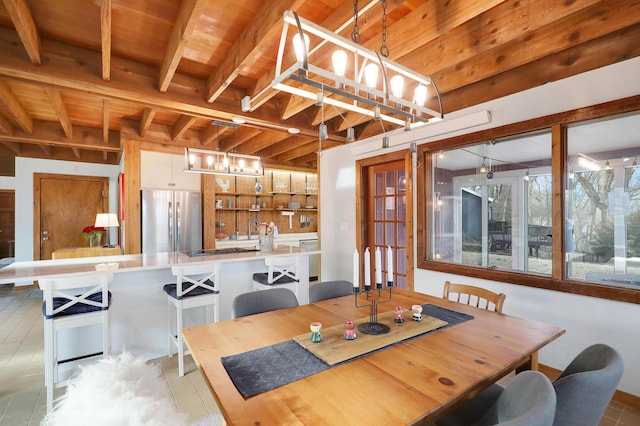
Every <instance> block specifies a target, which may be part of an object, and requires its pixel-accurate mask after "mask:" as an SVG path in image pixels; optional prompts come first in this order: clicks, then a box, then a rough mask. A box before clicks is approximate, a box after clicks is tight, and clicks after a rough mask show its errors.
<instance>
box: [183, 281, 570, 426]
mask: <svg viewBox="0 0 640 426" xmlns="http://www.w3.org/2000/svg"><path fill="white" fill-rule="evenodd" d="M359 297H361V298H363V297H365V296H364V295H362V294H361V295H360V296H359ZM361 303H364V299H361ZM414 304H431V305H435V306H440V307H443V308H446V309H449V310H452V311H456V312H460V313H466V314H470V315H472V316H473V319H470V320H468V321H465V322H463V323H460V324H457V325H453V326H450V327H445V328H442V329H439V330H436V331H434V332H431V333H428V334H424V335H420V336H418V337H415V338H413V339H410V340H406V341H402V342H399V343H396V344H394V345H391V346H388V347H386V348H384V349H381V350H378V351H375V352H373V353H370V354H368V355H365V356H362V357H359V358H356V359H353V360H351V361H347V362H344V363H341V364H338V365H336V366H334V367H331V368H328V369H327V370H325V371H322V372H320V373H317V374H313V375H311V376H308V377H306V378H303V379H300V380H297V381H294V382H291V383H289V384H286V385H284V386H280V387H278V388H275V389H272V390H268V391H266V392H263V393H260V394H258V395H255V396H251V397H249V398H244V397H243V396H242V395H241V394H240V393H239V391H238V390H237V389H236V387H235V385H234V383H233V382H232V380H231V378H230V377H229V375H228V374H227V371H226V370H225V368H224V366H223V364H222V361H221V358H222V357H226V356H230V355H234V354H240V353H243V352H246V351H250V350H254V349H258V348H262V347H267V346H269V345H273V344H276V343H280V342H284V341H288V340H291V339H292V338H294V337H296V336H299V335H300V334H302V333H305V332H309V334H311V333H310V331H309V324H310V323H311V322H315V321H317V322H321V323H322V324H323V326H324V327H327V326H332V325H340V324H344V322H345V320H347V319H351V320H359V321H356V322H363V321H364V322H368V321H369V309H368V308H366V307H365V308H357V307H356V306H355V301H354V296H344V297H340V298H335V299H328V300H324V301H321V302H317V303H312V304H308V305H302V306H299V307H296V308H290V309H281V310H277V311H272V312H266V313H262V314H257V315H251V316H247V317H243V318H238V319H235V320H229V321H223V322H219V323H214V324H207V325H202V326H198V327H194V328H189V329H185V330H183V335H184V338H185V342H186V344H187V345H188V347H189V349H190V351H191V354H192V356H193V359H194V360H195V363H196V365H197V366H198V368H199V369H200V371H201V372H202V374H203V376H204V378H205V380H206V382H207V383H208V385H209V388H210V390H211V392H212V394H213V396H214V398H215V400H216V402H217V404H218V406H219V407H220V410H221V412H222V415H223V417H224V419H225V421H226V422H227V424H231V425H245V424H246V425H248V424H251V425H258V424H260V425H284V424H287V425H289V424H306V425H320V424H331V425H334V424H340V425H358V424H363V425H364V424H366V425H401V424H429V423H431V422H432V421H434V420H437V419H438V418H439V417H440V416H442V415H443V414H444V413H445V412H446V411H447V410H449V409H451V407H453V406H455V405H456V404H457V403H459V402H461V401H464V400H467V399H469V398H470V397H472V396H473V395H475V394H477V393H478V392H479V391H481V390H482V389H484V388H486V387H487V386H489V385H491V384H492V383H494V382H496V381H497V380H499V379H500V378H502V377H504V376H505V375H507V374H508V373H510V372H511V371H513V370H515V369H516V368H518V367H520V366H522V365H526V364H527V362H528V361H529V360H530V359H531V357H532V355H534V354H536V353H537V351H538V350H539V349H541V348H542V347H544V346H545V345H547V344H549V343H550V342H552V341H553V340H555V339H556V338H558V337H559V336H561V335H562V334H564V330H563V329H561V328H558V327H555V326H552V325H547V324H543V323H539V322H535V321H530V320H526V319H522V318H518V317H514V316H510V315H505V314H500V313H496V312H490V311H486V310H482V309H478V308H474V307H470V306H467V305H463V304H460V303H455V302H451V301H447V300H444V299H441V298H437V297H433V296H429V295H425V294H422V293H417V292H412V291H408V290H403V289H397V288H394V289H393V291H392V300H391V301H390V302H387V303H381V304H379V305H378V312H379V313H380V314H381V313H383V312H386V311H390V310H393V308H394V307H395V306H402V307H406V308H410V307H411V306H412V305H414ZM407 320H408V321H411V315H410V314H409V316H408V317H407Z"/></svg>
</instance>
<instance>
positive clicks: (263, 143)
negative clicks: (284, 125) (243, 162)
mask: <svg viewBox="0 0 640 426" xmlns="http://www.w3.org/2000/svg"><path fill="white" fill-rule="evenodd" d="M290 136H291V135H290V134H289V133H288V132H280V131H272V132H263V133H261V134H259V135H256V137H254V138H251V140H248V141H246V142H244V143H243V144H242V148H241V149H242V152H243V153H245V154H255V153H257V152H258V151H260V150H262V149H264V148H267V147H269V146H272V145H273V144H278V145H279V144H280V143H281V141H283V140H285V139H287V138H289V137H290ZM306 137H308V136H306Z"/></svg>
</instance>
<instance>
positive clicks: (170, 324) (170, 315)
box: [167, 300, 174, 358]
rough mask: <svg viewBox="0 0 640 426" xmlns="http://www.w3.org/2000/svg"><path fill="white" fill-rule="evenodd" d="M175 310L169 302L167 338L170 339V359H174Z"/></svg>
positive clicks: (168, 301)
mask: <svg viewBox="0 0 640 426" xmlns="http://www.w3.org/2000/svg"><path fill="white" fill-rule="evenodd" d="M173 311H174V309H173V306H172V304H171V301H170V300H167V331H168V334H167V337H168V338H169V347H168V351H169V358H173V338H172V336H173V315H174V312H173Z"/></svg>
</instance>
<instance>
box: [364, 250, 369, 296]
mask: <svg viewBox="0 0 640 426" xmlns="http://www.w3.org/2000/svg"><path fill="white" fill-rule="evenodd" d="M364 287H365V288H369V287H371V252H369V247H367V248H366V249H365V250H364Z"/></svg>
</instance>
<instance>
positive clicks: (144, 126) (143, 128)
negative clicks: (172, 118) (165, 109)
mask: <svg viewBox="0 0 640 426" xmlns="http://www.w3.org/2000/svg"><path fill="white" fill-rule="evenodd" d="M155 115H156V109H155V108H151V107H147V108H145V109H144V111H142V118H141V119H140V136H142V137H144V135H146V134H147V130H148V129H149V126H150V125H151V123H152V122H153V117H154V116H155Z"/></svg>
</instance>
